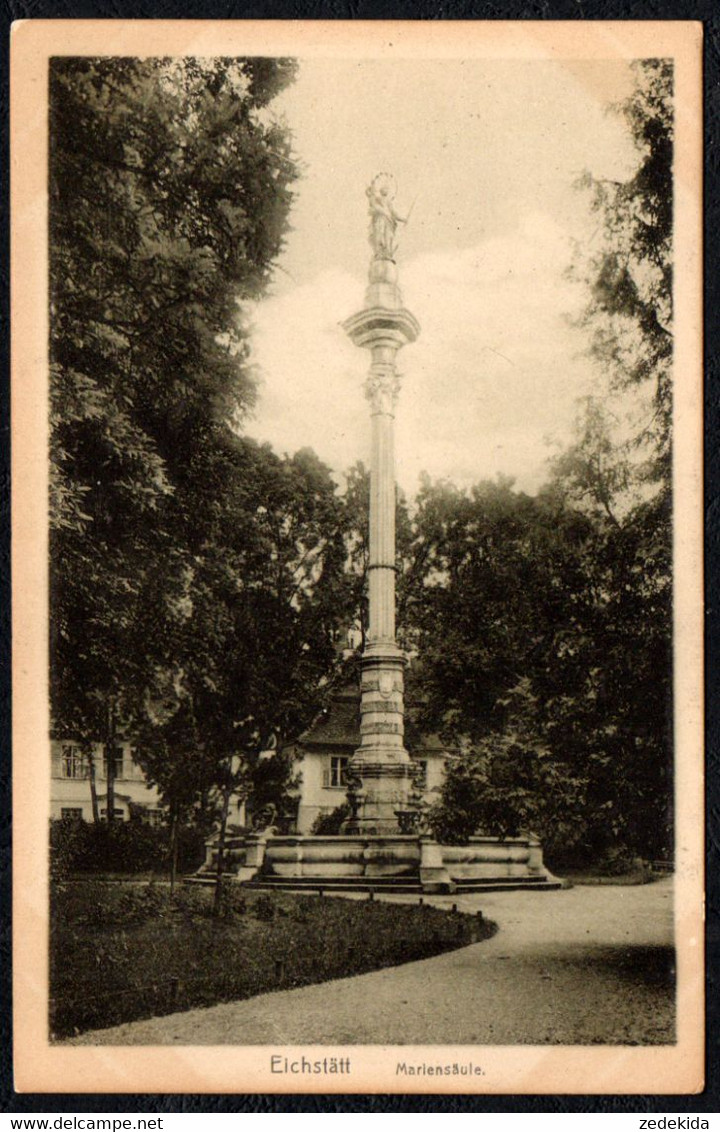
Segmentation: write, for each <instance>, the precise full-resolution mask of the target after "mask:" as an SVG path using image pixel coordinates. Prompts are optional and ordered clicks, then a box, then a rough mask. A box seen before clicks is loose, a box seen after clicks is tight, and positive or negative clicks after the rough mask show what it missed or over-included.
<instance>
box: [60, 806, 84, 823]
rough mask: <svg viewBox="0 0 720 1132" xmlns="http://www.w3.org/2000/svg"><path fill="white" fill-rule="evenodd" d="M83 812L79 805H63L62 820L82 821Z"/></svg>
mask: <svg viewBox="0 0 720 1132" xmlns="http://www.w3.org/2000/svg"><path fill="white" fill-rule="evenodd" d="M82 816H83V812H82V809H81V807H79V806H63V807H62V809H61V810H60V818H61V820H62V821H82Z"/></svg>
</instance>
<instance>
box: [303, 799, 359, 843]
mask: <svg viewBox="0 0 720 1132" xmlns="http://www.w3.org/2000/svg"><path fill="white" fill-rule="evenodd" d="M349 817H350V807H349V806H348V804H347V802H345V803H344V804H343V805H342V806H336V808H335V809H334V810H332V811H331V812H330V813H329V814H318V816H317V817H316V818H315V821H314V822H313V824H312V829H311V830H310V832H311V833H312V834H314V835H315V836H316V837H330V836H332V835H333V834H335V833H340V832H342V826H343V823H344V822H346V821H347V819H348V818H349Z"/></svg>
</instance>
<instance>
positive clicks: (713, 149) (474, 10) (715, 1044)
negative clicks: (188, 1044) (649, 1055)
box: [0, 0, 720, 1115]
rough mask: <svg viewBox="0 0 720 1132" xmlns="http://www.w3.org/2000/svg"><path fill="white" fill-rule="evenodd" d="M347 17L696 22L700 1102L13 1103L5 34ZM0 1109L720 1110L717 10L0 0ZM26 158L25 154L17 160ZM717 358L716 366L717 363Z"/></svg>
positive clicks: (577, 1) (265, 1099)
mask: <svg viewBox="0 0 720 1132" xmlns="http://www.w3.org/2000/svg"><path fill="white" fill-rule="evenodd" d="M118 18H122V19H205V20H208V19H223V20H233V19H339V20H340V19H342V20H360V19H363V20H381V19H416V20H417V19H419V20H441V19H455V20H472V19H480V20H494V19H505V20H551V19H553V20H658V19H664V20H700V21H702V22H703V24H704V35H705V42H704V67H705V82H704V91H705V256H704V258H705V312H706V313H705V359H706V371H705V372H706V385H705V422H706V425H705V427H706V439H705V522H706V536H705V537H706V618H707V621H706V672H707V673H708V674H709V676H708V677H707V678H706V695H707V701H706V704H707V706H706V712H707V783H708V794H707V813H708V834H707V852H708V857H707V898H708V928H707V962H708V996H707V1000H708V1018H707V1022H708V1039H707V1051H706V1058H707V1071H706V1081H707V1085H706V1089H705V1091H704V1092H703V1093H702V1094H699V1095H698V1096H677V1097H673V1096H656V1097H654V1096H632V1097H608V1096H602V1097H601V1096H572V1097H569V1096H557V1097H522V1096H502V1097H501V1096H471V1097H463V1096H456V1097H437V1096H431V1095H427V1096H332V1097H330V1096H320V1095H313V1096H298V1095H295V1096H271V1095H267V1094H265V1095H262V1096H246V1095H228V1096H189V1095H188V1096H167V1095H148V1094H142V1095H139V1094H138V1095H118V1094H114V1095H110V1096H108V1095H105V1094H83V1095H68V1094H18V1093H16V1092H15V1091H14V1088H13V1077H12V1035H11V988H10V951H11V947H10V938H11V936H10V927H11V924H10V893H11V881H10V878H11V855H10V759H9V754H8V753H9V751H10V723H11V716H10V628H11V626H10V602H9V593H10V579H9V550H10V533H9V492H10V485H9V478H10V477H9V460H10V426H9V378H8V368H9V367H8V360H9V359H8V354H9V350H8V340H9V334H8V323H9V295H8V291H9V263H8V245H9V231H8V221H7V216H8V207H7V205H8V170H9V160H8V70H9V68H8V56H9V35H10V24H11V23H12V21H14V20H21V19H108V20H110V19H118ZM0 21H1V22H2V29H1V30H2V36H1V42H0V51H1V52H2V54H1V56H0V70H1V72H2V87H1V89H0V112H1V113H0V129H1V130H2V137H1V141H2V156H1V157H0V163H1V165H0V167H1V168H2V185H1V186H0V191H1V192H2V205H3V207H2V217H3V223H2V227H1V229H0V256H1V259H0V264H1V265H2V266H1V268H0V271H1V274H0V292H1V295H0V298H1V300H2V305H1V307H0V353H1V357H2V362H3V366H2V377H1V379H0V438H1V439H0V514H1V515H2V526H1V528H0V593H2V594H3V595H4V600H3V601H2V604H1V605H0V618H1V621H0V752H2V757H1V758H0V964H1V965H2V971H3V976H2V982H1V983H0V996H1V997H0V1050H2V1054H1V1056H2V1062H1V1063H0V1111H3V1112H15V1113H22V1112H70V1113H72V1112H76V1113H90V1112H140V1113H142V1112H147V1113H152V1114H156V1115H162V1113H173V1112H203V1113H213V1112H262V1113H265V1112H267V1113H270V1112H448V1113H452V1112H490V1113H494V1112H498V1113H500V1112H521V1113H525V1112H527V1113H530V1112H559V1113H562V1112H577V1113H582V1112H606V1113H613V1112H636V1113H638V1114H640V1113H656V1112H665V1113H692V1112H702V1113H714V1112H717V1111H718V1108H719V1107H720V1104H719V1102H720V1088H719V1081H720V1027H719V1025H718V1021H719V1017H720V985H719V984H720V974H719V972H718V957H719V955H720V926H719V917H718V909H719V907H720V893H719V891H718V888H719V886H718V875H719V874H720V784H719V779H720V776H719V775H718V764H719V763H720V754H719V751H720V743H719V741H718V740H719V736H720V703H719V702H718V695H717V689H716V687H715V686H714V685H713V681H712V674H713V673H714V672H716V671H717V669H718V667H719V662H720V655H719V654H720V612H719V610H718V608H717V607H716V606H715V605H714V604H713V595H714V592H715V590H716V589H717V585H718V581H719V579H718V571H719V560H718V548H719V544H720V514H719V512H720V503H719V495H720V382H719V381H718V362H717V357H718V354H719V353H720V343H719V342H718V324H719V322H720V315H719V311H720V272H718V267H717V265H718V261H719V260H720V254H719V249H718V235H717V234H718V229H720V199H719V195H720V186H719V178H718V147H719V146H720V124H719V118H720V69H719V67H718V59H719V56H720V7H719V6H718V4H717V0H696V2H691V0H675V2H673V0H626V2H625V3H623V2H622V0H534V2H531V3H522V2H520V0H497V2H495V3H482V2H479V0H475V2H473V0H456V2H452V0H450V2H448V0H335V2H334V3H332V2H328V0H251V2H248V3H241V2H233V0H224V2H222V0H205V2H203V0H123V3H122V5H120V4H119V3H118V0H57V2H52V0H0ZM16 157H20V158H21V155H16ZM713 359H715V360H713Z"/></svg>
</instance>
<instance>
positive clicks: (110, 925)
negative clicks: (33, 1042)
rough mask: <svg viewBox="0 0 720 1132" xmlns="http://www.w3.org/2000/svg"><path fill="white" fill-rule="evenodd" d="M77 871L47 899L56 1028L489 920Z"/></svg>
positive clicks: (436, 939) (252, 990)
mask: <svg viewBox="0 0 720 1132" xmlns="http://www.w3.org/2000/svg"><path fill="white" fill-rule="evenodd" d="M212 902H213V892H212V889H209V888H207V889H206V888H201V887H200V886H196V885H193V886H185V887H183V888H181V889H180V890H179V891H177V892H176V893H175V895H174V896H173V895H171V894H170V890H169V888H168V886H167V885H156V884H139V883H137V884H127V883H125V884H117V883H113V882H104V883H103V882H101V881H96V880H90V879H88V880H79V881H73V882H69V883H61V884H56V885H55V886H54V891H53V897H52V914H51V965H50V988H51V989H50V994H51V1013H50V1028H51V1033H52V1034H53V1036H54V1037H56V1038H63V1037H67V1036H69V1035H72V1034H75V1033H80V1032H82V1031H83V1030H89V1029H99V1028H102V1027H105V1026H116V1025H119V1024H120V1023H122V1022H129V1021H133V1020H135V1019H139V1018H147V1017H155V1016H157V1015H161V1014H167V1013H171V1012H174V1011H176V1010H189V1009H191V1008H193V1007H197V1006H211V1005H213V1004H215V1003H218V1002H224V1001H230V1000H236V999H243V998H251V997H252V996H254V995H257V994H262V993H264V992H266V991H270V990H276V989H277V988H278V987H297V986H304V985H307V984H310V983H320V982H325V981H326V980H329V979H337V978H342V977H344V976H347V975H356V974H360V973H361V972H365V971H372V970H377V969H378V968H381V967H389V966H394V965H396V964H399V963H407V962H409V961H411V960H416V959H425V958H428V957H429V956H432V955H438V954H440V953H441V952H443V951H450V950H453V949H455V948H458V947H463V946H465V945H466V944H468V943H471V942H475V941H477V940H480V939H485V938H488V937H489V936H491V935H492V934H493V932H494V931H495V925H494V924H492V923H490V922H488V921H485V920H482V918H480V917H478V916H470V915H466V914H463V913H458V912H447V911H443V910H441V909H438V908H433V907H431V906H428V905H422V906H420V905H417V904H416V905H407V904H392V903H389V902H384V901H380V900H374V901H371V900H362V901H360V900H346V899H342V898H338V897H322V896H297V895H294V894H291V893H276V892H273V893H266V892H254V891H252V890H246V889H243V888H241V887H239V886H238V885H234V884H227V885H226V886H225V889H224V892H223V901H222V905H221V915H220V916H219V917H214V916H213V915H212Z"/></svg>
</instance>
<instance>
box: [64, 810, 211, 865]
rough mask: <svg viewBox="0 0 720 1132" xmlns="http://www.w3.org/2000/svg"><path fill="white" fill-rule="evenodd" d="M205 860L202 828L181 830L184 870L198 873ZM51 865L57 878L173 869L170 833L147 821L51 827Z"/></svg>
mask: <svg viewBox="0 0 720 1132" xmlns="http://www.w3.org/2000/svg"><path fill="white" fill-rule="evenodd" d="M203 858H204V836H203V834H202V833H200V832H199V831H198V830H196V829H192V828H187V827H183V828H181V829H180V830H178V871H179V872H181V873H183V872H193V871H194V870H195V869H197V868H199V866H200V865H201V864H202V861H203ZM50 865H51V872H52V874H53V876H55V877H58V878H61V877H64V876H68V875H69V874H70V873H127V874H133V873H143V872H163V873H167V872H168V871H169V869H170V830H169V828H168V827H167V826H159V827H158V826H151V825H146V824H145V823H144V822H141V821H136V820H133V821H129V822H120V821H118V822H113V823H112V824H108V823H107V822H97V823H88V822H84V821H52V822H51V823H50Z"/></svg>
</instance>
